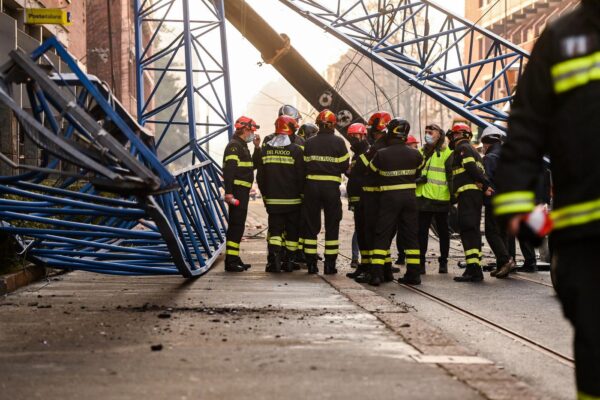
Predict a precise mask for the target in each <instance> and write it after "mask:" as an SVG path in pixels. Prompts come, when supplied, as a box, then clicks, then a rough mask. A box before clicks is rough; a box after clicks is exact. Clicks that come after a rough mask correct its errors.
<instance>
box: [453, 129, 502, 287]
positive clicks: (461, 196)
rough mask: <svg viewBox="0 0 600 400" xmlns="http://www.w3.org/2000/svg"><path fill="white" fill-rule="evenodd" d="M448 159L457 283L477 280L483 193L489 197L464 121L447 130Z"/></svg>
mask: <svg viewBox="0 0 600 400" xmlns="http://www.w3.org/2000/svg"><path fill="white" fill-rule="evenodd" d="M447 135H448V138H449V139H450V148H451V149H453V150H454V156H453V158H452V192H453V195H454V196H455V197H456V199H457V200H458V225H459V229H460V240H461V241H462V245H463V250H464V252H465V259H466V263H467V266H466V269H465V272H464V274H463V275H462V276H457V277H455V278H454V280H455V281H457V282H481V281H482V280H483V271H482V270H481V230H480V225H481V210H482V207H483V194H484V193H485V194H486V195H487V196H491V194H492V192H493V191H492V189H491V188H490V183H489V181H488V179H487V177H486V176H485V172H484V167H483V163H482V160H481V156H480V155H479V153H478V152H477V151H476V150H475V149H474V148H473V146H471V138H472V137H473V133H472V131H471V127H470V126H469V125H467V124H466V123H464V122H455V123H454V125H453V126H452V129H451V130H450V131H448V133H447Z"/></svg>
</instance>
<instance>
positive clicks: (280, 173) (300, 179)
mask: <svg viewBox="0 0 600 400" xmlns="http://www.w3.org/2000/svg"><path fill="white" fill-rule="evenodd" d="M257 169H258V172H257V174H256V181H257V182H258V188H259V189H260V192H261V193H262V196H263V201H264V202H265V205H266V206H267V211H268V212H278V211H279V212H287V211H290V210H292V209H294V208H299V207H300V204H301V203H302V200H301V197H300V195H301V194H302V190H303V187H304V160H303V154H302V149H300V147H299V146H298V145H296V144H294V143H291V144H289V145H287V146H284V147H274V146H271V145H269V144H267V145H266V146H263V147H262V148H261V150H260V158H259V161H258V164H257Z"/></svg>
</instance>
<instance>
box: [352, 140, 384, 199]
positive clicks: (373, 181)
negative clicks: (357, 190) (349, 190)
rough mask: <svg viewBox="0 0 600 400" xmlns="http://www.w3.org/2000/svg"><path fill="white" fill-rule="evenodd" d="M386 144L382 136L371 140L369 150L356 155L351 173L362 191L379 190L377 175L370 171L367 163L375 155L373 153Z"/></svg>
mask: <svg viewBox="0 0 600 400" xmlns="http://www.w3.org/2000/svg"><path fill="white" fill-rule="evenodd" d="M386 146H387V142H386V138H385V136H384V137H381V138H379V139H378V140H376V141H375V142H373V144H372V145H371V147H369V150H367V151H366V152H365V153H364V154H361V155H360V156H358V160H357V162H356V163H355V164H354V167H353V168H352V172H351V175H352V177H353V179H355V180H356V181H357V185H360V187H361V189H362V192H378V191H379V186H378V182H377V176H376V175H372V174H371V173H370V172H371V169H370V168H369V163H370V162H371V160H372V159H373V157H375V154H377V152H378V151H379V150H381V149H383V148H384V147H386Z"/></svg>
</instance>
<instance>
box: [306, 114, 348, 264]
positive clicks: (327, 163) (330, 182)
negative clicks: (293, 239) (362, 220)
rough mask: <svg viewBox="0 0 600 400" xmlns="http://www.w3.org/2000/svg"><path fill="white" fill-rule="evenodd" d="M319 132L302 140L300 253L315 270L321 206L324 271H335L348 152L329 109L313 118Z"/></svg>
mask: <svg viewBox="0 0 600 400" xmlns="http://www.w3.org/2000/svg"><path fill="white" fill-rule="evenodd" d="M316 123H317V125H318V126H319V133H318V134H317V135H316V136H314V137H312V138H310V139H309V140H307V141H306V144H305V146H304V162H305V163H306V184H305V186H304V209H305V212H306V221H305V224H306V229H305V231H304V234H305V236H304V254H305V256H306V262H307V266H308V272H309V273H311V274H316V273H318V272H319V270H318V268H317V235H318V234H319V231H320V230H321V209H323V211H324V214H325V268H324V272H325V274H335V273H337V269H336V267H335V263H336V260H337V255H338V249H339V238H338V236H339V230H340V221H341V220H342V201H341V194H340V183H341V182H342V177H341V175H342V174H343V173H344V172H346V171H347V170H348V167H349V165H350V154H349V153H348V150H347V149H346V143H345V142H344V139H342V138H341V137H339V136H336V135H335V133H334V129H335V125H336V123H337V118H336V116H335V114H334V113H333V112H331V111H330V110H327V109H325V110H323V111H321V112H320V113H319V115H318V116H317V120H316Z"/></svg>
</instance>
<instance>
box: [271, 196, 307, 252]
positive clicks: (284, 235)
mask: <svg viewBox="0 0 600 400" xmlns="http://www.w3.org/2000/svg"><path fill="white" fill-rule="evenodd" d="M299 220H300V208H299V207H290V209H289V211H287V210H286V211H279V210H278V211H277V212H269V254H275V253H281V250H282V248H284V247H285V250H286V253H287V257H288V259H289V260H293V259H294V256H295V254H296V251H297V250H298V221H299Z"/></svg>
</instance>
